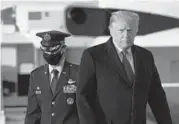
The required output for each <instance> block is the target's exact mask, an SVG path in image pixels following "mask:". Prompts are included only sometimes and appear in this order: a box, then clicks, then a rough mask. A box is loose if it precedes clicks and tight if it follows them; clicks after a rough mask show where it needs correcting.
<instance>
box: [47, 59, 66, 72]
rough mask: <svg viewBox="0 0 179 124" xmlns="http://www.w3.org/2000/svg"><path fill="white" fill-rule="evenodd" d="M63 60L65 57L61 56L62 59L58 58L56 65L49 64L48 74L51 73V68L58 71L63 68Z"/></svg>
mask: <svg viewBox="0 0 179 124" xmlns="http://www.w3.org/2000/svg"><path fill="white" fill-rule="evenodd" d="M64 62H65V57H62V59H61V60H60V64H59V65H58V66H54V65H50V64H49V74H51V72H52V70H53V69H57V70H58V72H61V71H62V69H63V65H64Z"/></svg>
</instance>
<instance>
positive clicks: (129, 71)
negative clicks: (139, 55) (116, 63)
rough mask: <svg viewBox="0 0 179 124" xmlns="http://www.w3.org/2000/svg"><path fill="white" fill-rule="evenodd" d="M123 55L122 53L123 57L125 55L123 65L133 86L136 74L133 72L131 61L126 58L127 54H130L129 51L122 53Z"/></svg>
mask: <svg viewBox="0 0 179 124" xmlns="http://www.w3.org/2000/svg"><path fill="white" fill-rule="evenodd" d="M121 53H122V55H123V59H122V63H123V66H124V69H125V71H126V74H127V77H128V79H129V81H130V82H131V84H132V83H133V80H134V73H133V71H132V67H131V65H130V63H129V61H128V60H127V58H126V54H128V53H127V51H123V52H121Z"/></svg>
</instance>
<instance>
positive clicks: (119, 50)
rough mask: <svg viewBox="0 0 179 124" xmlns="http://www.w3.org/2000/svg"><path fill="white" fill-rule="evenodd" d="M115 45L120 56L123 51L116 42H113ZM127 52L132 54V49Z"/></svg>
mask: <svg viewBox="0 0 179 124" xmlns="http://www.w3.org/2000/svg"><path fill="white" fill-rule="evenodd" d="M113 43H114V46H115V48H116V50H117V53H118V54H120V53H121V52H122V51H123V50H122V49H121V48H120V47H118V46H117V45H116V43H115V42H113ZM127 52H128V53H129V54H132V51H131V47H130V48H128V49H127Z"/></svg>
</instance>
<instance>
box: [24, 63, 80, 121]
mask: <svg viewBox="0 0 179 124" xmlns="http://www.w3.org/2000/svg"><path fill="white" fill-rule="evenodd" d="M48 69H49V68H48V64H46V65H43V66H41V67H39V68H37V69H35V70H34V71H32V72H31V75H30V84H29V92H28V107H27V113H26V118H25V124H79V118H78V114H77V108H76V102H75V100H76V95H75V94H76V91H75V89H74V87H76V75H77V72H78V66H77V65H74V64H71V63H68V62H67V61H65V63H64V67H63V70H62V72H61V75H60V78H59V79H58V83H57V86H56V91H55V93H54V94H53V93H52V91H51V89H50V82H49V81H50V80H49V70H48ZM69 79H72V80H71V82H70V83H69ZM71 85H73V88H72V89H71V90H68V92H66V91H64V87H65V86H71ZM70 91H71V92H70Z"/></svg>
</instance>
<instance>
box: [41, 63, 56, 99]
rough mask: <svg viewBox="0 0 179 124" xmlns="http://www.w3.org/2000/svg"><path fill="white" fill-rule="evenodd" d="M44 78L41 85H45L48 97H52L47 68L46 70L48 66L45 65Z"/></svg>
mask: <svg viewBox="0 0 179 124" xmlns="http://www.w3.org/2000/svg"><path fill="white" fill-rule="evenodd" d="M43 77H44V78H42V80H43V81H42V82H44V84H43V85H45V87H46V88H47V89H48V92H49V94H50V96H51V97H52V96H53V93H52V91H51V88H50V79H49V68H48V64H45V67H44V76H43Z"/></svg>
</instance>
